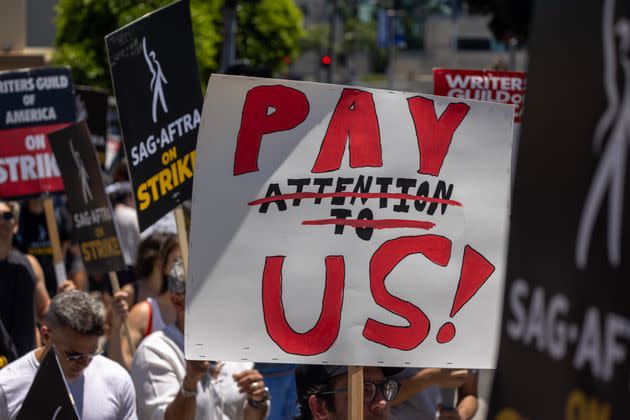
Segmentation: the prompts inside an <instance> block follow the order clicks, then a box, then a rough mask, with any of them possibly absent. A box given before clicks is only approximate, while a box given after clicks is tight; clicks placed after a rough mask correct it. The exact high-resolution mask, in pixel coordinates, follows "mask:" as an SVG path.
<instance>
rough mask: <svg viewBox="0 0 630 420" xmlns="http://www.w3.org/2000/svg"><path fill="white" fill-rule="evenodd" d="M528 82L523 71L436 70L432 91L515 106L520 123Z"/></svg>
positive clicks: (436, 93) (516, 120)
mask: <svg viewBox="0 0 630 420" xmlns="http://www.w3.org/2000/svg"><path fill="white" fill-rule="evenodd" d="M526 85H527V79H526V77H525V73H523V72H520V71H495V70H458V69H440V68H436V69H433V94H435V95H442V96H450V97H452V98H460V99H475V100H478V101H493V102H501V103H504V104H511V105H514V106H515V107H516V114H515V115H514V121H515V122H517V123H518V122H521V118H522V116H523V103H524V101H525V88H526Z"/></svg>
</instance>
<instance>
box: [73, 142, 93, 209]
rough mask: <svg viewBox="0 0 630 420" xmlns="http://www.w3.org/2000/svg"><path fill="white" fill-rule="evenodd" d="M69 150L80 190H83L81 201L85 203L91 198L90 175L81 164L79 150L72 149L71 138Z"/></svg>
mask: <svg viewBox="0 0 630 420" xmlns="http://www.w3.org/2000/svg"><path fill="white" fill-rule="evenodd" d="M70 152H71V153H72V157H73V158H74V164H75V165H76V166H77V170H78V171H79V179H80V180H81V190H82V191H83V202H84V203H85V204H87V203H88V202H89V201H90V200H92V198H93V196H92V190H91V189H90V183H89V180H90V176H89V175H88V172H87V170H86V169H85V166H84V165H83V161H82V160H81V156H80V155H79V152H77V151H76V150H74V145H73V144H72V140H70Z"/></svg>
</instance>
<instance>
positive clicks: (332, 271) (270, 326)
mask: <svg viewBox="0 0 630 420" xmlns="http://www.w3.org/2000/svg"><path fill="white" fill-rule="evenodd" d="M283 262H284V257H283V256H273V257H267V258H266V260H265V269H264V272H263V288H262V296H263V314H264V318H265V326H266V328H267V333H268V334H269V337H271V339H272V340H273V341H274V342H275V343H276V344H277V345H278V346H280V348H281V349H282V350H284V351H285V352H287V353H291V354H297V355H300V356H313V355H316V354H320V353H323V352H325V351H326V350H328V349H329V348H330V347H331V346H332V345H333V343H334V342H335V340H336V339H337V336H338V335H339V323H340V321H341V307H342V304H343V290H344V282H345V265H344V259H343V257H342V256H338V255H336V256H328V257H326V286H325V288H324V297H323V299H322V312H321V314H320V316H319V319H318V320H317V323H316V324H315V326H314V327H313V328H311V329H310V330H309V331H307V332H305V333H298V332H296V331H295V330H293V328H291V326H290V325H289V324H288V322H287V320H286V316H285V314H284V307H283V304H282V264H283Z"/></svg>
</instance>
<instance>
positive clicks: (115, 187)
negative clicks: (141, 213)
mask: <svg viewBox="0 0 630 420" xmlns="http://www.w3.org/2000/svg"><path fill="white" fill-rule="evenodd" d="M112 179H113V181H114V182H113V183H112V184H110V185H108V186H107V188H106V189H105V191H106V192H107V194H108V196H109V198H110V201H111V203H112V207H113V209H114V223H116V226H117V228H118V233H119V239H120V247H121V248H122V253H123V257H124V259H125V264H127V266H129V267H133V266H134V265H135V264H136V251H137V250H138V245H139V244H140V228H139V227H138V215H137V213H136V209H135V207H134V203H133V195H132V192H131V183H130V182H129V173H128V172H127V159H126V158H122V159H121V160H120V161H119V162H118V164H117V165H116V167H115V168H114V169H113V171H112Z"/></svg>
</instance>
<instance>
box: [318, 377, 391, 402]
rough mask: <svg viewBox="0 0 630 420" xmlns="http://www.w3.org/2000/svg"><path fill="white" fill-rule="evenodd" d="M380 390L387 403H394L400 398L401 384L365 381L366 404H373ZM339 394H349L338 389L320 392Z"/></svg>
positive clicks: (389, 380) (364, 399)
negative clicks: (394, 400) (393, 401)
mask: <svg viewBox="0 0 630 420" xmlns="http://www.w3.org/2000/svg"><path fill="white" fill-rule="evenodd" d="M379 389H380V390H381V393H382V394H383V397H384V398H385V401H392V400H393V399H395V398H396V397H397V396H398V391H400V384H399V383H398V382H396V381H394V380H393V379H387V380H386V381H381V382H371V381H365V382H363V401H364V402H366V403H371V402H372V400H373V399H374V398H375V397H376V391H377V390H379ZM338 392H348V388H347V387H345V388H337V389H334V390H332V391H326V392H320V393H319V394H320V395H326V394H336V393H338Z"/></svg>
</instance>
